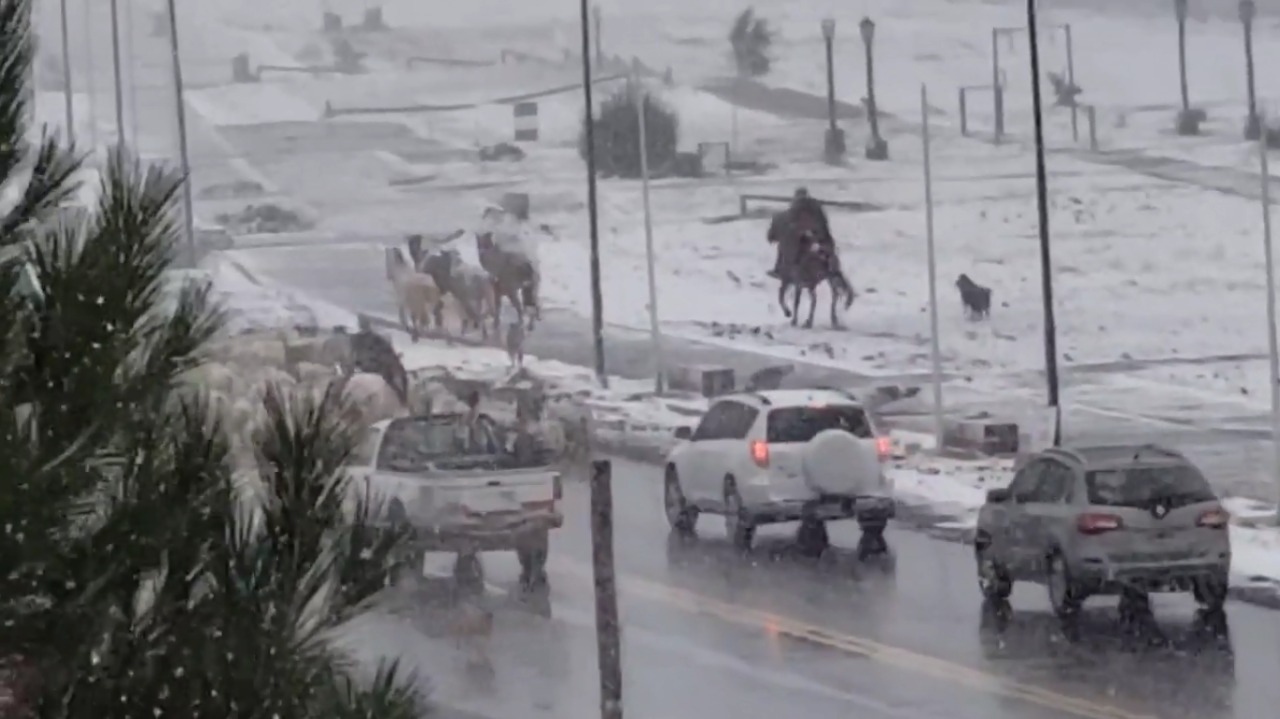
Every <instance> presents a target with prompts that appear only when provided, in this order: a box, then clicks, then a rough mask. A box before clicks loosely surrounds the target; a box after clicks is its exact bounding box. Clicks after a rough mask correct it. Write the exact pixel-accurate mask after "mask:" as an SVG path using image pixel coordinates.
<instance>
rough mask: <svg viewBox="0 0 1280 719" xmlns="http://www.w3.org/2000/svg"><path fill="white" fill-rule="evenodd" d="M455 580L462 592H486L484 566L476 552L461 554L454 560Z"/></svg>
mask: <svg viewBox="0 0 1280 719" xmlns="http://www.w3.org/2000/svg"><path fill="white" fill-rule="evenodd" d="M453 580H454V581H455V582H457V584H458V591H459V592H460V593H461V594H482V593H484V567H483V566H482V565H481V564H480V556H479V555H477V554H474V553H466V554H459V555H458V558H457V559H455V560H454V561H453Z"/></svg>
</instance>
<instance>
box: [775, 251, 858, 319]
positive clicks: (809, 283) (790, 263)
mask: <svg viewBox="0 0 1280 719" xmlns="http://www.w3.org/2000/svg"><path fill="white" fill-rule="evenodd" d="M792 242H793V243H794V252H792V253H788V254H787V255H786V259H784V262H783V270H782V273H781V275H782V276H781V278H780V279H781V280H782V284H781V285H780V286H779V287H778V304H779V305H780V306H781V307H782V314H783V315H785V316H787V317H789V318H791V325H792V326H793V327H794V326H795V325H796V324H797V323H798V322H799V321H800V291H801V290H808V291H809V318H808V319H807V320H805V323H804V326H805V328H806V329H809V328H812V327H813V313H814V311H815V310H816V309H817V306H818V285H820V284H822V283H823V282H826V283H827V284H829V285H830V286H831V327H832V328H833V329H834V328H839V327H840V318H839V317H838V316H837V314H836V306H837V304H839V302H840V298H841V297H842V296H843V297H844V308H845V309H846V310H847V309H849V307H850V306H851V305H853V299H854V298H855V297H857V293H856V292H854V291H853V285H851V284H849V278H848V277H846V276H845V274H844V272H843V271H842V270H841V269H840V257H839V256H838V255H837V254H836V251H835V245H833V244H827V243H822V242H818V241H817V240H815V239H814V238H813V233H811V232H804V233H802V234H800V235H799V236H798V237H795V238H792ZM788 289H792V290H794V292H793V293H792V297H791V307H790V308H788V307H787V299H786V295H787V290H788Z"/></svg>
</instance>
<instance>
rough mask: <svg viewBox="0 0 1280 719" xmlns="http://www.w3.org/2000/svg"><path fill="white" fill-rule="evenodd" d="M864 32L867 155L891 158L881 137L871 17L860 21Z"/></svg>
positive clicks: (874, 27) (859, 25)
mask: <svg viewBox="0 0 1280 719" xmlns="http://www.w3.org/2000/svg"><path fill="white" fill-rule="evenodd" d="M858 30H859V32H860V33H861V34H862V47H863V49H864V50H865V52H866V55H867V117H868V118H869V119H870V120H871V139H870V140H868V141H867V147H866V156H867V159H868V160H887V159H889V143H887V142H885V140H884V138H883V137H880V109H879V105H877V104H876V75H875V60H874V59H873V58H874V53H872V51H871V45H872V42H873V41H874V40H875V37H876V23H875V21H874V20H872V19H871V18H869V17H864V18H862V21H861V22H859V23H858Z"/></svg>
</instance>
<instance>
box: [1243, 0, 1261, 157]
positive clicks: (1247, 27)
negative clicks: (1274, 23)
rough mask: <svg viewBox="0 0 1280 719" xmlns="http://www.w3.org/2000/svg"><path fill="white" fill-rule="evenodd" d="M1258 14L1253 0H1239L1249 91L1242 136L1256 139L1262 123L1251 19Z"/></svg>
mask: <svg viewBox="0 0 1280 719" xmlns="http://www.w3.org/2000/svg"><path fill="white" fill-rule="evenodd" d="M1257 14H1258V6H1257V5H1256V4H1255V3H1254V0H1240V22H1241V23H1242V24H1243V25H1244V63H1245V78H1246V82H1247V84H1248V92H1249V118H1248V119H1247V120H1245V125H1244V137H1245V139H1246V140H1256V139H1258V138H1259V137H1262V123H1261V122H1260V121H1259V118H1258V100H1257V95H1256V92H1255V89H1254V78H1253V19H1254V17H1256V16H1257Z"/></svg>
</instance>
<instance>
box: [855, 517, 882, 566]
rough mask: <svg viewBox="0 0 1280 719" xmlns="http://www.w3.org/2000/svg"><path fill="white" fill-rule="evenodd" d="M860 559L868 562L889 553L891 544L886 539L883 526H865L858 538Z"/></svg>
mask: <svg viewBox="0 0 1280 719" xmlns="http://www.w3.org/2000/svg"><path fill="white" fill-rule="evenodd" d="M857 553H858V559H860V560H866V559H870V558H872V557H878V556H881V555H885V554H888V553H889V543H888V542H886V541H885V539H884V525H883V524H864V525H863V526H862V536H861V537H859V538H858V549H857Z"/></svg>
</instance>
